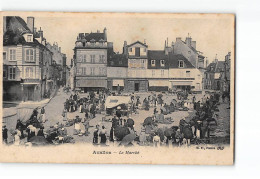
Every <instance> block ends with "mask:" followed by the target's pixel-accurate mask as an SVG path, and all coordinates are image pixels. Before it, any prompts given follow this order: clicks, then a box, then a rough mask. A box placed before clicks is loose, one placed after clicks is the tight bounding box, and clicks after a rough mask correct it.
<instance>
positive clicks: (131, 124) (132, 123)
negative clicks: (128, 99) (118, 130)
mask: <svg viewBox="0 0 260 179" xmlns="http://www.w3.org/2000/svg"><path fill="white" fill-rule="evenodd" d="M134 124H135V122H134V120H133V119H131V118H129V119H127V126H128V127H131V126H133V125H134Z"/></svg>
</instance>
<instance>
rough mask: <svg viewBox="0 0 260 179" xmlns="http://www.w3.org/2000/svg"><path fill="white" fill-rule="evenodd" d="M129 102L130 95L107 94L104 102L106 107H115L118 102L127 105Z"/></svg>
mask: <svg viewBox="0 0 260 179" xmlns="http://www.w3.org/2000/svg"><path fill="white" fill-rule="evenodd" d="M129 103H131V97H130V96H108V97H107V99H106V102H105V107H106V109H111V108H114V107H117V106H118V105H120V104H126V105H128V104H129Z"/></svg>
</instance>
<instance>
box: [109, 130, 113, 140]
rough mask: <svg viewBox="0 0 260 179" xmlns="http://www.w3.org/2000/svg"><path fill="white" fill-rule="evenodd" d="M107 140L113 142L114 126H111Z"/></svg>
mask: <svg viewBox="0 0 260 179" xmlns="http://www.w3.org/2000/svg"><path fill="white" fill-rule="evenodd" d="M109 141H111V142H114V128H113V127H111V129H110V135H109Z"/></svg>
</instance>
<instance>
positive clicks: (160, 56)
mask: <svg viewBox="0 0 260 179" xmlns="http://www.w3.org/2000/svg"><path fill="white" fill-rule="evenodd" d="M147 58H148V69H167V68H169V65H168V64H169V63H168V56H167V55H165V51H164V50H148V52H147ZM151 60H155V65H154V66H152V64H151ZM161 60H164V66H162V65H161Z"/></svg>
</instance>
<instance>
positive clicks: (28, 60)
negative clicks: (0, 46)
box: [25, 49, 34, 62]
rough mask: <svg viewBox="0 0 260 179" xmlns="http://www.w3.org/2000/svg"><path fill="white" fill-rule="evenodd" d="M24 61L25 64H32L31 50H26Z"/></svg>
mask: <svg viewBox="0 0 260 179" xmlns="http://www.w3.org/2000/svg"><path fill="white" fill-rule="evenodd" d="M25 61H26V62H34V58H33V49H27V50H26V57H25Z"/></svg>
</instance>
